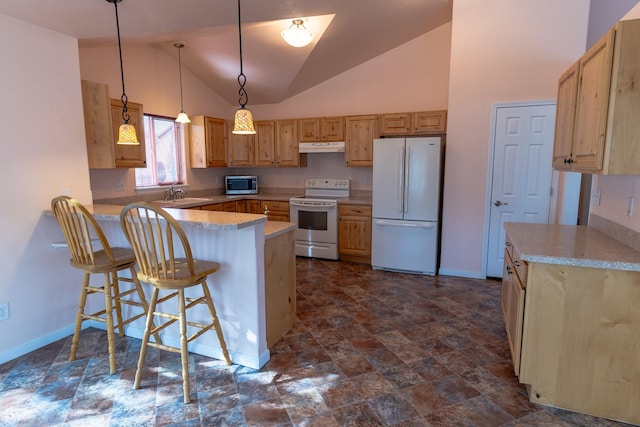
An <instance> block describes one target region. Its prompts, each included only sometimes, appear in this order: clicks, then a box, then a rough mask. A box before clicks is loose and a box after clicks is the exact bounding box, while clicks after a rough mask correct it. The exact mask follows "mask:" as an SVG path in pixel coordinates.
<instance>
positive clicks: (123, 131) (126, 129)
mask: <svg viewBox="0 0 640 427" xmlns="http://www.w3.org/2000/svg"><path fill="white" fill-rule="evenodd" d="M107 1H108V2H109V3H113V5H114V7H115V9H116V30H117V31H118V52H119V53H120V77H121V79H122V96H121V97H120V99H121V100H122V120H123V121H124V124H122V125H120V129H119V132H118V141H117V142H116V144H120V145H140V143H139V142H138V136H137V135H136V128H135V127H134V126H133V125H130V124H129V119H130V118H131V116H129V112H128V110H127V94H126V93H125V91H124V69H123V67H122V45H121V43H120V22H119V20H118V3H120V2H121V1H122V0H107Z"/></svg>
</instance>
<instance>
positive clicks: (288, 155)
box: [276, 119, 307, 167]
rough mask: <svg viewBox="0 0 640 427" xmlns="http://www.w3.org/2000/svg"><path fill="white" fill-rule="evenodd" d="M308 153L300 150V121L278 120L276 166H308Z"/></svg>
mask: <svg viewBox="0 0 640 427" xmlns="http://www.w3.org/2000/svg"><path fill="white" fill-rule="evenodd" d="M306 159H307V157H306V154H305V155H302V156H301V155H300V154H299V152H298V122H297V121H296V120H295V119H292V120H277V121H276V166H278V167H283V166H293V167H296V166H306V165H307V163H306Z"/></svg>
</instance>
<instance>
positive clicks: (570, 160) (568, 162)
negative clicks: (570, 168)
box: [564, 158, 573, 165]
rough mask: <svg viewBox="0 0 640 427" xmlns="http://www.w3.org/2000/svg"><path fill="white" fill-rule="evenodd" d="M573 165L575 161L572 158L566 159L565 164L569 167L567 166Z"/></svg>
mask: <svg viewBox="0 0 640 427" xmlns="http://www.w3.org/2000/svg"><path fill="white" fill-rule="evenodd" d="M571 163H573V159H572V158H568V159H564V164H565V165H567V164H569V165H570V164H571Z"/></svg>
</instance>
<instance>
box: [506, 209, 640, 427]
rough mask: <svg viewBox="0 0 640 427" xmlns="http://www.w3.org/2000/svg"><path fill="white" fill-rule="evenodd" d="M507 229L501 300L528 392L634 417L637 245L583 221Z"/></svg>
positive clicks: (639, 339)
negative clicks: (581, 223) (627, 242)
mask: <svg viewBox="0 0 640 427" xmlns="http://www.w3.org/2000/svg"><path fill="white" fill-rule="evenodd" d="M597 220H598V218H597V217H595V216H593V215H592V218H591V220H590V224H592V223H593V224H596V223H597ZM505 230H506V236H507V239H506V247H505V272H504V276H503V288H502V308H503V313H504V316H505V324H506V328H507V335H508V338H509V345H510V348H511V353H512V359H513V365H514V369H515V373H516V375H517V376H518V378H519V380H520V382H521V383H524V384H527V390H528V392H529V399H530V400H531V401H532V402H535V403H539V404H544V405H551V406H555V407H560V408H566V409H570V410H573V411H577V412H582V413H586V414H590V415H595V416H599V417H604V418H609V419H614V420H618V421H625V422H630V423H633V424H640V364H639V363H638V362H639V360H640V359H639V358H638V355H639V354H640V310H638V308H639V307H640V252H639V251H637V250H635V249H634V248H632V247H630V246H626V245H624V244H622V243H620V242H619V241H617V240H615V239H613V238H612V237H610V236H609V235H608V234H605V233H604V232H603V230H604V228H600V229H599V228H596V227H593V226H591V225H590V226H588V227H587V226H570V225H547V224H529V223H505ZM629 233H630V234H632V232H629Z"/></svg>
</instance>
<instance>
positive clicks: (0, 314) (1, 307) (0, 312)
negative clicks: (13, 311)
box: [0, 304, 9, 320]
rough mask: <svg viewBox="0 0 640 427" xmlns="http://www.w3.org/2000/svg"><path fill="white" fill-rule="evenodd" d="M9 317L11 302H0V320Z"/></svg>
mask: <svg viewBox="0 0 640 427" xmlns="http://www.w3.org/2000/svg"><path fill="white" fill-rule="evenodd" d="M8 318H9V304H0V320H7V319H8Z"/></svg>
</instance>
